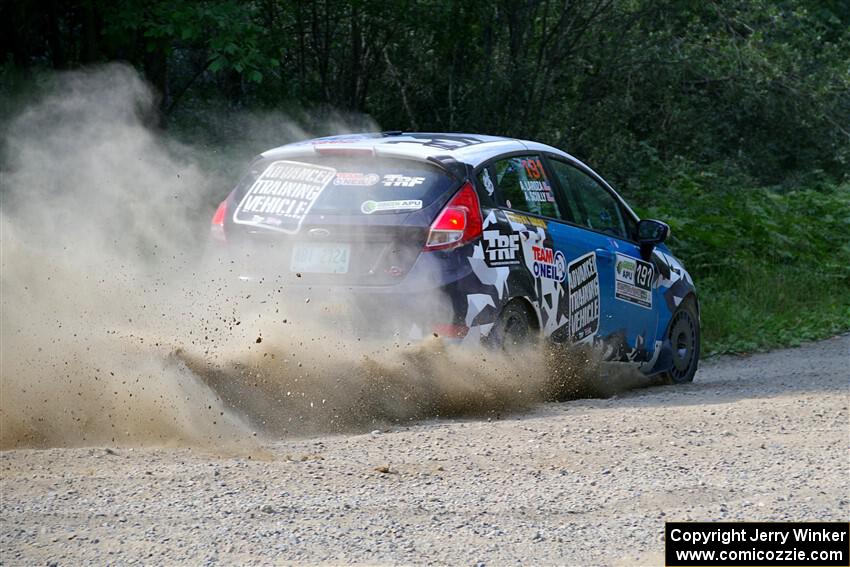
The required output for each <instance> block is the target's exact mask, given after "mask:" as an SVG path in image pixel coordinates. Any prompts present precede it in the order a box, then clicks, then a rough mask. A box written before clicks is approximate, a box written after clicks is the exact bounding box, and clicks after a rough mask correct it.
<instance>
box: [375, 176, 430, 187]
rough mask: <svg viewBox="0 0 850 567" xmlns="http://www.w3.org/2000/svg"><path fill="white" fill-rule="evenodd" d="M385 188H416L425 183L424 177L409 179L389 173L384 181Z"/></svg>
mask: <svg viewBox="0 0 850 567" xmlns="http://www.w3.org/2000/svg"><path fill="white" fill-rule="evenodd" d="M382 183H383V184H384V186H385V187H415V186H417V185H421V184H422V183H425V178H424V177H408V176H407V175H400V174H398V173H388V174H386V175H384V180H383V181H382Z"/></svg>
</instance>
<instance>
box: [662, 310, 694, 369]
mask: <svg viewBox="0 0 850 567" xmlns="http://www.w3.org/2000/svg"><path fill="white" fill-rule="evenodd" d="M667 339H668V340H669V341H670V346H671V347H672V349H673V367H672V368H671V369H670V371H669V372H668V373H667V374H666V378H667V381H668V382H669V383H672V384H684V383H687V382H693V379H694V374H696V372H697V366H698V365H699V346H700V329H699V317H698V316H697V312H696V307H695V306H694V304H693V302H692V301H687V302H685V303H682V305H680V306H679V308H678V309H676V311H675V312H674V313H673V318H672V319H671V320H670V326H669V328H668V331H667Z"/></svg>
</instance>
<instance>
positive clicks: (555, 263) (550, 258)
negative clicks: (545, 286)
mask: <svg viewBox="0 0 850 567" xmlns="http://www.w3.org/2000/svg"><path fill="white" fill-rule="evenodd" d="M531 251H532V254H533V255H534V264H533V265H532V266H533V267H532V272H533V273H534V277H535V278H546V279H550V280H556V281H559V282H562V281H564V278H566V277H567V260H566V259H565V258H564V255H563V254H562V253H561V251H560V250H552V249H551V248H546V247H545V246H533V247H532V248H531Z"/></svg>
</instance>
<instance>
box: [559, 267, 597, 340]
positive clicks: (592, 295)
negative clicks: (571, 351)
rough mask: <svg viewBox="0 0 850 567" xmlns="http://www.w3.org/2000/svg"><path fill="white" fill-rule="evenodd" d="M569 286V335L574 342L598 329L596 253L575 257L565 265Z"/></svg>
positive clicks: (586, 337) (585, 338)
mask: <svg viewBox="0 0 850 567" xmlns="http://www.w3.org/2000/svg"><path fill="white" fill-rule="evenodd" d="M567 278H568V279H569V288H570V336H571V337H572V340H573V341H574V342H581V341H584V340H587V339H588V338H589V337H592V336H593V335H595V334H596V332H597V331H598V330H599V272H598V271H597V270H596V253H595V252H590V253H589V254H585V255H584V256H580V257H579V258H576V259H575V260H573V261H572V262H570V264H569V266H567Z"/></svg>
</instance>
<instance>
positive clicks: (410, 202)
mask: <svg viewBox="0 0 850 567" xmlns="http://www.w3.org/2000/svg"><path fill="white" fill-rule="evenodd" d="M421 208H422V201H421V200H419V199H406V200H401V201H364V202H363V204H362V205H360V211H361V212H363V213H364V214H367V215H371V214H372V213H379V212H382V211H418V210H419V209H421Z"/></svg>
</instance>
